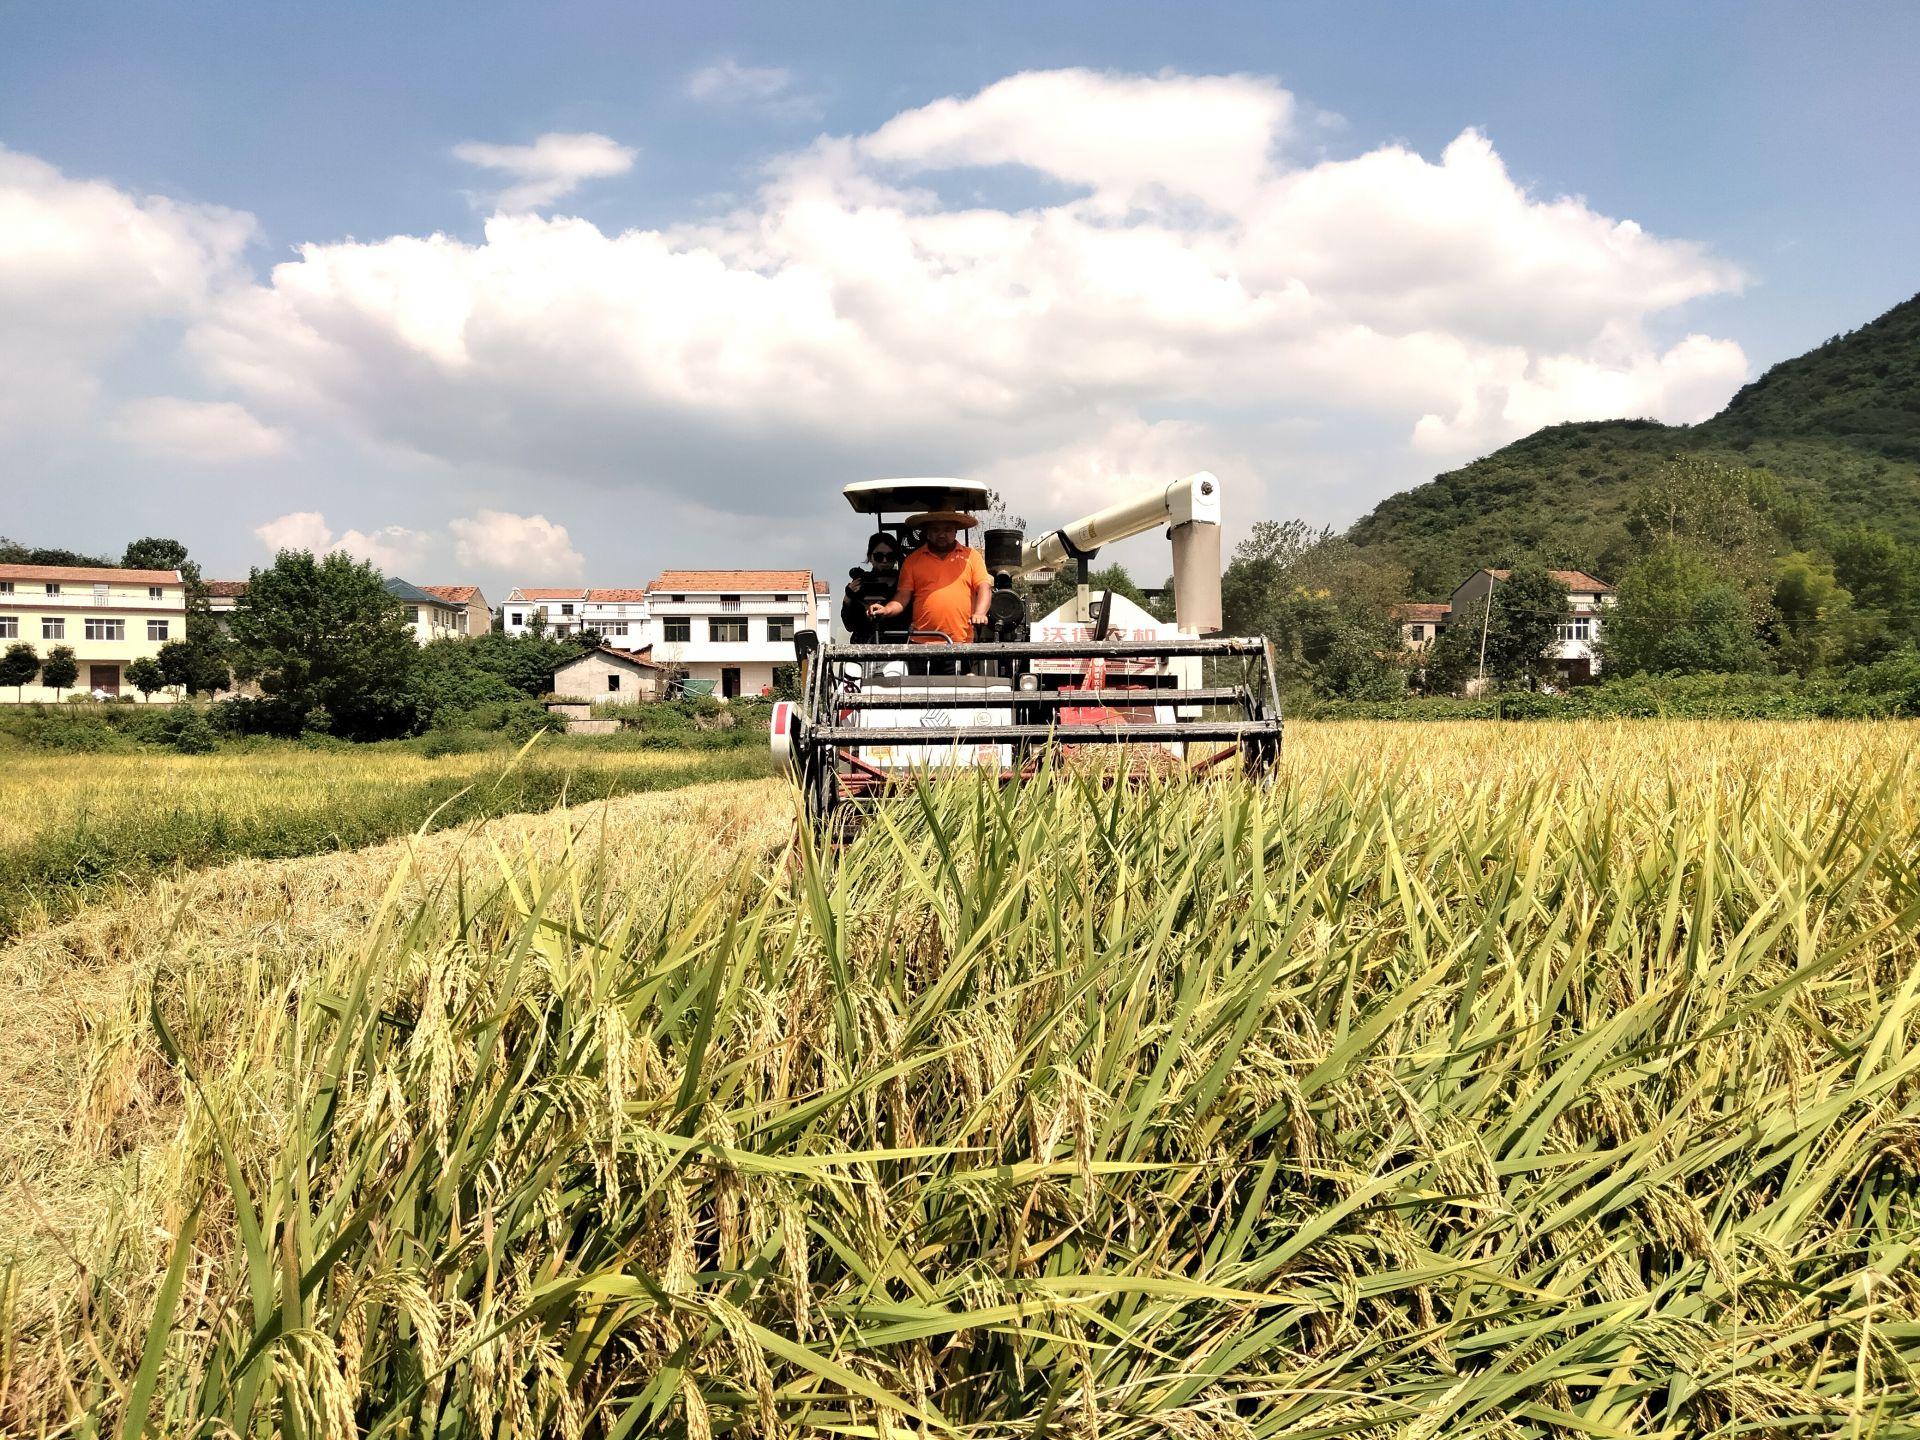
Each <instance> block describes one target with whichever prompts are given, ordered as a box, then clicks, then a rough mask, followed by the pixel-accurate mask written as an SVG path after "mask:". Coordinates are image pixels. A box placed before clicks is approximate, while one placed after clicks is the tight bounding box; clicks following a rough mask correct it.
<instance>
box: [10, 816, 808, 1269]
mask: <svg viewBox="0 0 1920 1440" xmlns="http://www.w3.org/2000/svg"><path fill="white" fill-rule="evenodd" d="M792 824H793V821H792V817H791V813H790V811H789V810H788V809H787V801H786V796H785V791H784V788H783V786H782V785H781V784H780V782H777V781H773V780H749V781H729V782H721V783H714V784H704V785H694V786H689V787H687V788H686V789H682V790H672V791H655V792H650V793H645V794H639V795H629V796H625V797H621V798H618V799H613V800H604V801H597V802H594V803H591V804H587V805H581V806H575V807H569V808H564V809H560V810H554V811H549V812H546V813H544V814H537V815H510V816H506V817H504V818H501V819H498V820H492V821H488V822H485V823H484V824H480V825H472V826H465V827H462V828H459V829H454V830H443V831H439V832H437V833H435V834H432V835H428V836H425V837H420V838H415V837H408V838H406V839H404V840H397V841H390V842H388V843H385V844H381V845H375V846H372V847H369V848H367V849H364V850H355V851H348V852H344V853H341V852H335V853H330V854H325V855H311V856H306V857H302V858H300V859H294V860H242V861H238V862H235V863H231V864H226V865H220V866H216V867H214V868H211V869H207V870H199V871H193V872H189V873H187V874H184V875H180V876H177V877H173V878H169V879H166V880H163V881H161V882H159V883H158V884H156V885H154V886H152V887H150V888H148V889H146V890H143V891H142V892H140V893H139V894H137V895H134V896H131V897H129V898H127V899H125V900H121V901H118V902H114V903H109V904H103V905H95V906H91V907H89V908H88V909H86V910H85V911H83V912H82V913H80V914H79V915H77V916H75V917H74V918H73V919H70V920H67V921H64V922H62V923H60V924H57V925H52V926H48V927H46V928H44V929H40V930H37V931H32V932H29V933H28V934H26V935H23V936H21V937H19V938H18V939H16V940H14V941H12V942H10V943H8V944H7V945H5V946H4V948H0V1035H3V1036H4V1037H5V1043H4V1044H0V1094H4V1095H5V1096H6V1097H7V1102H8V1110H9V1112H10V1113H9V1120H10V1123H9V1124H8V1125H7V1126H5V1127H0V1236H6V1237H9V1244H8V1246H7V1248H8V1249H11V1248H12V1243H11V1242H12V1241H13V1240H17V1239H22V1238H24V1240H25V1253H24V1254H23V1255H22V1256H21V1258H22V1259H23V1260H24V1261H25V1262H26V1270H25V1278H26V1279H27V1281H28V1283H29V1285H31V1284H32V1283H33V1281H34V1280H36V1279H45V1278H48V1276H49V1271H50V1270H54V1269H60V1268H64V1267H59V1266H58V1265H57V1264H56V1262H57V1261H58V1259H59V1257H60V1255H61V1254H62V1253H66V1254H68V1255H70V1256H74V1257H79V1256H80V1249H81V1247H82V1246H84V1245H85V1244H86V1243H87V1237H88V1236H89V1235H90V1234H91V1232H92V1231H93V1229H94V1227H95V1225H96V1223H97V1222H98V1220H99V1219H100V1217H101V1216H102V1214H103V1213H104V1211H105V1209H106V1206H107V1202H108V1200H109V1199H110V1198H111V1197H112V1195H113V1194H114V1193H115V1191H116V1190H117V1189H118V1188H119V1187H121V1186H133V1185H138V1184H140V1183H141V1180H140V1175H141V1167H142V1165H143V1163H144V1162H145V1161H146V1159H147V1157H148V1155H149V1153H150V1152H152V1151H154V1150H156V1149H157V1148H158V1146H159V1145H160V1144H161V1142H163V1141H164V1140H165V1139H166V1138H167V1137H168V1136H169V1135H170V1134H171V1133H172V1131H173V1130H174V1128H175V1127H176V1125H177V1122H178V1117H179V1109H178V1097H177V1094H176V1093H175V1092H173V1091H172V1089H171V1087H170V1086H168V1087H166V1088H165V1089H156V1087H155V1086H154V1085H153V1083H152V1081H153V1075H152V1073H151V1067H150V1066H149V1065H147V1064H146V1063H144V1060H145V1059H146V1058H149V1057H150V1056H151V1049H150V1046H149V1045H148V1044H147V1040H146V1036H145V1035H144V1034H137V1033H136V1032H137V1031H144V1029H145V1022H144V1009H145V1002H144V999H143V998H142V997H143V995H144V994H145V992H146V990H147V988H148V987H149V986H150V985H151V981H152V976H153V975H154V974H155V973H156V971H160V970H164V969H167V968H169V967H174V966H180V967H182V968H185V967H186V966H189V965H190V967H191V968H192V969H193V970H195V971H197V972H199V974H201V975H203V976H207V975H211V976H215V977H220V976H228V975H230V976H231V977H232V979H233V983H234V985H235V987H236V992H237V993H249V992H250V990H251V987H250V986H247V985H246V984H245V980H246V977H247V976H248V975H249V974H251V973H253V972H254V971H255V970H256V969H257V968H258V967H259V966H260V965H261V964H262V962H263V961H265V962H267V963H269V964H270V965H271V966H272V968H274V969H275V970H280V971H284V970H285V969H287V968H289V967H304V965H305V964H306V962H308V961H310V960H312V959H314V958H316V957H318V956H319V955H321V954H324V953H325V952H327V951H328V950H330V949H333V948H336V947H343V946H348V945H351V944H353V943H354V941H355V939H356V937H357V936H358V935H359V934H360V933H361V932H362V931H364V929H365V927H366V924H367V921H368V920H369V918H370V917H371V916H372V915H373V914H374V912H375V910H376V909H377V908H378V907H379V905H380V903H381V900H382V897H383V896H384V895H385V894H386V891H387V888H388V886H389V885H390V884H391V883H392V881H393V878H394V875H395V874H396V872H398V871H400V870H402V869H403V868H406V869H408V871H409V875H408V879H407V881H406V882H405V884H406V891H407V893H406V894H403V896H402V898H403V900H404V899H418V898H420V897H422V896H424V895H425V894H426V893H427V892H428V891H430V890H431V889H432V888H433V886H434V885H435V884H437V883H438V882H439V881H440V880H442V879H443V878H445V877H446V876H448V875H449V874H451V873H453V872H454V871H455V869H456V867H459V866H462V865H464V866H465V867H466V868H467V870H468V871H469V873H475V874H477V875H478V876H479V877H480V878H481V879H482V881H483V882H484V881H486V880H487V879H488V878H490V877H495V878H497V873H498V872H497V869H495V863H494V861H493V859H492V852H491V850H490V848H489V846H488V843H487V842H488V841H489V840H491V841H492V842H493V843H495V844H498V845H499V846H500V847H501V849H502V850H503V851H505V852H506V853H508V854H509V855H513V854H519V853H525V852H527V851H528V850H531V851H533V852H535V853H546V854H557V853H558V852H559V851H560V850H562V849H563V848H565V847H566V846H567V845H568V844H569V843H571V844H572V845H573V847H574V849H575V851H576V853H579V852H583V851H584V852H592V851H598V852H599V856H600V858H601V860H602V862H603V863H604V864H605V865H606V867H607V871H608V875H609V878H610V880H611V882H612V884H614V885H615V886H616V887H618V888H619V889H621V890H623V891H634V890H639V891H646V890H648V889H652V888H656V887H661V886H662V885H663V882H671V883H672V884H675V885H680V884H684V883H685V882H686V881H687V880H688V879H689V878H692V879H696V880H697V879H698V877H699V876H700V875H701V873H702V872H705V873H707V874H710V875H714V876H718V875H720V874H722V873H724V871H725V870H726V869H727V868H728V867H729V866H731V865H733V864H734V863H735V862H736V861H737V860H738V859H739V858H740V857H741V856H742V855H745V854H748V853H750V852H752V851H755V850H759V851H764V852H771V851H772V850H773V849H774V848H775V847H777V846H778V845H779V844H780V843H781V841H782V840H783V839H784V838H785V836H786V835H787V834H789V833H790V831H791V827H792ZM189 957H190V958H189Z"/></svg>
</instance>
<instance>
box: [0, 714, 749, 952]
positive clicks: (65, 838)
mask: <svg viewBox="0 0 1920 1440" xmlns="http://www.w3.org/2000/svg"><path fill="white" fill-rule="evenodd" d="M769 772H770V766H769V764H768V762H767V758H766V755H765V752H764V750H760V749H757V748H753V749H748V748H742V749H737V750H730V751H710V752H704V753H702V752H691V751H669V750H638V749H634V748H631V747H628V746H620V745H608V744H604V743H596V744H591V745H589V744H582V743H579V742H570V741H567V740H563V739H558V738H556V737H552V736H546V737H542V739H541V740H540V741H539V742H537V743H536V744H535V745H534V746H533V747H532V748H531V749H529V750H527V751H526V752H525V753H521V752H520V751H519V749H518V747H514V746H508V745H498V746H493V747H490V748H483V749H478V750H473V751H468V752H465V753H460V752H456V753H451V754H443V755H429V754H426V753H424V752H423V751H422V750H421V749H419V748H417V747H413V746H404V745H364V746H348V745H340V746H334V747H328V748H324V749H313V748H308V747H305V746H300V745H294V744H284V743H276V742H255V743H254V744H253V745H252V746H250V747H248V748H245V749H241V750H229V751H223V752H221V753H218V754H212V755H169V754H151V753H150V754H137V755H85V754H81V755H76V754H34V753H31V752H26V751H9V752H7V753H6V755H5V759H4V762H3V763H0V938H4V937H6V936H7V935H10V934H15V933H18V932H20V931H22V930H25V929H29V928H32V927H34V926H36V925H44V924H46V923H47V922H49V921H50V920H54V919H58V918H60V917H61V916H63V915H66V914H70V913H72V912H73V911H74V910H75V909H76V908H77V907H78V906H79V905H81V904H84V903H86V902H88V901H89V900H93V899H97V898H99V897H100V896H101V895H102V894H103V893H106V892H110V891H112V890H114V889H116V888H118V889H122V890H125V889H127V888H129V887H132V888H138V887H139V886H142V885H144V884H146V883H147V882H148V881H149V880H151V879H152V877H154V876H155V875H158V874H163V873H166V872H168V871H170V870H174V869H179V868H193V867H199V866H205V865H209V864H215V863H218V862H221V861H225V860H233V859H239V858H242V857H248V856H253V857H268V858H287V857H291V856H297V855H311V854H315V853H319V852H323V851H330V850H352V849H357V848H359V847H361V846H365V845H370V844H373V843H374V842H376V841H379V840H384V839H387V838H390V837H392V836H394V835H404V834H406V833H408V832H409V831H411V830H413V829H415V828H417V827H418V826H420V825H421V824H422V823H424V822H426V821H427V820H428V819H429V817H433V818H434V821H435V823H436V824H450V823H458V822H460V821H463V820H469V819H475V818H482V817H486V816H492V815H501V814H510V813H514V812H525V811H534V810H545V809H547V808H549V807H551V806H552V805H554V804H555V803H556V802H558V801H559V800H561V799H563V798H564V797H566V796H568V795H571V796H573V797H575V798H577V799H596V798H601V797H604V796H608V795H618V794H625V793H628V792H631V791H636V790H652V789H668V788H672V787H674V786H677V785H683V784H687V783H689V782H691V781H696V780H703V779H725V778H732V777H741V776H748V775H765V774H767V773H769Z"/></svg>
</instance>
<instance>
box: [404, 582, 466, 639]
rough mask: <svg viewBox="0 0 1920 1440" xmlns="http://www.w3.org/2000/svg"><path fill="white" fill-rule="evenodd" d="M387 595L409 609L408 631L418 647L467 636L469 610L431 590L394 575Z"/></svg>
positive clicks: (407, 617) (407, 616)
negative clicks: (436, 641) (431, 642)
mask: <svg viewBox="0 0 1920 1440" xmlns="http://www.w3.org/2000/svg"><path fill="white" fill-rule="evenodd" d="M386 586H387V593H388V594H389V595H391V596H393V598H394V599H396V600H398V601H399V602H400V603H401V604H402V605H404V606H405V607H406V622H407V629H409V630H411V631H412V632H413V641H414V643H415V644H416V645H425V644H427V643H428V642H429V641H432V640H450V639H452V638H454V637H455V636H459V635H464V634H466V633H467V612H466V607H465V606H461V605H455V604H454V603H453V601H451V600H447V599H443V598H442V597H440V596H438V595H435V594H434V593H433V592H432V591H431V590H426V589H423V588H422V587H420V586H418V585H415V584H412V583H411V582H409V581H406V580H402V579H401V578H400V577H399V576H397V575H395V576H390V577H389V578H388V580H387V582H386Z"/></svg>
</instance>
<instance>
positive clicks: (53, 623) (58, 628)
mask: <svg viewBox="0 0 1920 1440" xmlns="http://www.w3.org/2000/svg"><path fill="white" fill-rule="evenodd" d="M40 638H41V639H42V640H64V639H66V638H67V622H66V621H65V620H62V619H60V618H59V617H58V616H54V615H42V616H41V617H40Z"/></svg>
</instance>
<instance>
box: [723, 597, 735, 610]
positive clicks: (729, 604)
mask: <svg viewBox="0 0 1920 1440" xmlns="http://www.w3.org/2000/svg"><path fill="white" fill-rule="evenodd" d="M720 608H721V609H722V610H738V609H739V608H740V597H739V596H738V595H722V596H721V597H720Z"/></svg>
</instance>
